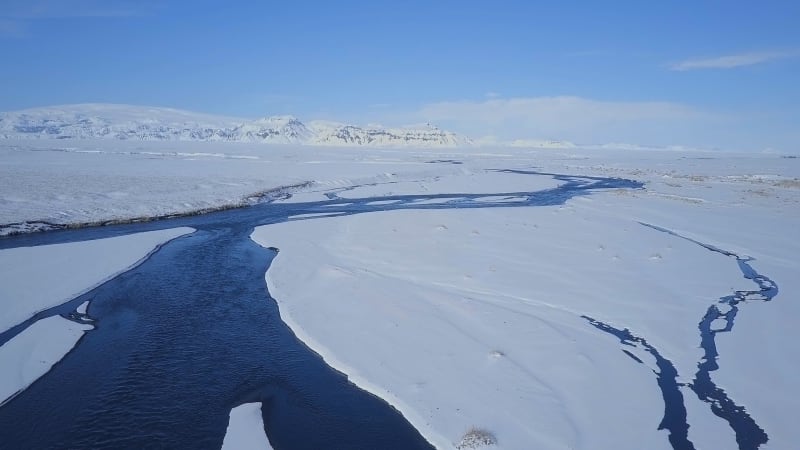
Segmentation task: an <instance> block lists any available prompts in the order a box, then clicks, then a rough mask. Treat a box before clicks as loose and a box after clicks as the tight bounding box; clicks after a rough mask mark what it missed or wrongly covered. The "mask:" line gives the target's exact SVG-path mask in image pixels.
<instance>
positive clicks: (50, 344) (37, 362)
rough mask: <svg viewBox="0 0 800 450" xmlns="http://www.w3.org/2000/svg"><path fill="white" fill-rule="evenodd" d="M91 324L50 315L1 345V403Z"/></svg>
mask: <svg viewBox="0 0 800 450" xmlns="http://www.w3.org/2000/svg"><path fill="white" fill-rule="evenodd" d="M92 328H93V326H92V325H88V324H79V323H75V322H72V321H69V320H67V319H64V318H62V317H60V316H52V317H48V318H45V319H42V320H39V321H37V322H35V323H34V324H33V325H31V326H29V327H28V328H26V329H25V330H24V331H23V332H22V333H20V334H18V335H17V336H16V337H14V339H11V340H10V341H8V342H6V343H5V344H4V345H2V346H0V367H2V368H3V370H0V404H3V403H4V402H6V401H8V400H9V399H11V398H13V397H14V396H15V395H16V394H17V393H19V392H21V391H23V390H24V389H25V388H27V387H28V386H30V384H31V383H33V382H34V381H36V380H37V379H38V378H39V377H41V376H42V375H44V374H45V373H47V372H48V371H49V370H50V368H51V367H53V364H55V363H57V362H58V361H60V360H61V358H63V357H64V355H66V354H67V353H68V352H69V351H70V350H72V347H74V346H75V344H76V343H77V342H78V340H79V339H80V338H81V337H82V336H83V333H84V332H86V331H88V330H91V329H92Z"/></svg>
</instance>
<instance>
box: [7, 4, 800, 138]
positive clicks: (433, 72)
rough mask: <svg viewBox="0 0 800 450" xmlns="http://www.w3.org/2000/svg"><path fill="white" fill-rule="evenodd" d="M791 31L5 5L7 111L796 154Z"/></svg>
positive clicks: (482, 14) (693, 24)
mask: <svg viewBox="0 0 800 450" xmlns="http://www.w3.org/2000/svg"><path fill="white" fill-rule="evenodd" d="M798 24H800V2H798V1H794V0H786V1H772V0H764V1H759V2H752V1H743V0H733V1H731V0H728V1H714V0H707V1H696V0H695V1H682V0H675V1H669V2H649V1H641V0H637V1H627V0H618V1H614V2H597V1H562V2H552V1H548V2H539V1H534V0H528V1H502V0H498V1H495V2H488V1H485V0H484V1H471V0H461V1H450V0H440V1H417V0H405V1H402V2H400V1H397V2H388V1H377V0H372V1H356V0H352V1H350V0H341V1H304V0H296V1H291V2H271V1H266V0H261V1H235V0H231V1H216V0H193V1H168V0H2V1H1V2H0V61H2V62H1V63H0V111H14V110H20V109H25V108H31V107H39V106H48V105H62V104H72V103H122V104H135V105H149V106H165V107H172V108H179V109H187V110H191V111H198V112H205V113H212V114H221V115H228V116H236V117H246V118H256V117H263V116H269V115H277V114H292V115H295V116H297V117H298V118H300V119H302V120H312V119H327V120H338V121H342V122H352V123H357V124H371V123H380V124H384V125H404V124H414V123H423V122H431V123H433V124H435V125H437V126H440V127H442V128H445V129H449V130H453V131H456V132H460V133H463V134H466V135H467V136H470V137H472V138H474V139H483V140H484V141H487V142H491V141H508V140H514V139H556V140H569V141H573V142H578V143H586V144H600V143H608V142H625V143H635V144H647V145H683V146H689V147H703V148H730V149H751V150H764V149H778V150H783V151H792V150H798V147H800V25H798Z"/></svg>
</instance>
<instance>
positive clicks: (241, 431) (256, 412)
mask: <svg viewBox="0 0 800 450" xmlns="http://www.w3.org/2000/svg"><path fill="white" fill-rule="evenodd" d="M271 449H272V447H271V446H270V445H269V440H268V439H267V435H266V433H265V431H264V420H263V418H262V417H261V403H245V404H244V405H239V406H237V407H236V408H233V409H232V410H231V416H230V421H229V422H228V431H227V432H226V433H225V440H224V441H223V443H222V450H271Z"/></svg>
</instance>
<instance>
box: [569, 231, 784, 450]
mask: <svg viewBox="0 0 800 450" xmlns="http://www.w3.org/2000/svg"><path fill="white" fill-rule="evenodd" d="M640 224H641V225H642V226H645V227H648V228H651V229H653V230H655V231H658V232H661V233H666V234H669V235H671V236H675V237H677V238H680V239H683V240H686V241H689V242H691V243H693V244H697V245H699V246H701V247H703V248H705V249H706V250H709V251H712V252H715V253H719V254H721V255H724V256H727V257H730V258H734V259H735V260H736V264H737V266H738V268H739V270H740V271H741V272H742V276H743V277H744V278H745V279H748V280H750V281H752V282H753V283H755V284H756V286H757V289H755V290H742V291H734V293H733V294H731V295H726V296H723V297H721V298H720V299H719V300H718V301H717V302H716V303H713V304H711V306H709V307H708V309H707V311H706V314H705V315H704V316H703V317H702V318H701V319H700V322H699V323H698V329H699V332H700V347H701V348H702V349H703V357H702V359H701V360H700V361H699V362H698V363H697V372H696V373H695V375H694V379H693V380H692V382H691V383H687V384H681V383H677V381H676V380H677V377H678V372H677V371H676V370H675V367H674V365H673V364H672V362H670V361H669V360H667V359H665V358H663V357H662V356H661V355H660V354H659V353H658V350H656V349H655V348H654V347H653V346H651V345H650V344H648V343H647V341H646V340H644V339H643V338H640V337H638V336H634V335H633V334H632V333H631V332H630V330H628V329H619V328H615V327H613V326H611V325H608V324H605V323H603V322H600V321H598V320H595V319H593V318H591V317H587V316H584V319H586V320H588V321H589V323H590V324H591V325H592V326H594V327H595V328H597V329H599V330H601V331H603V332H606V333H609V334H612V335H614V336H616V337H617V338H619V339H620V342H621V343H622V344H624V345H627V346H639V347H641V348H643V349H645V350H646V351H647V352H648V353H650V354H651V355H653V357H654V358H655V359H656V364H657V366H658V368H659V372H655V371H654V372H655V373H656V377H657V380H658V385H659V388H660V389H661V393H662V396H663V398H664V418H663V420H662V422H661V425H660V427H659V429H667V430H669V432H670V435H669V441H670V444H671V445H672V447H673V448H674V449H675V450H687V449H694V448H695V447H694V444H693V443H692V442H691V441H690V440H689V439H688V429H689V424H688V422H687V421H686V407H685V405H684V399H683V395H682V394H681V392H680V388H681V387H688V388H689V389H690V390H691V391H692V392H693V393H694V394H695V395H696V396H697V398H699V399H700V400H702V401H703V402H705V403H708V405H709V407H710V408H711V412H713V413H714V415H716V416H717V417H719V418H721V419H723V420H725V421H726V422H727V423H728V425H729V426H730V428H731V429H732V430H733V432H734V434H735V435H736V443H737V445H738V447H739V449H740V450H755V449H758V448H759V447H761V446H762V445H763V444H766V443H767V441H768V440H769V436H768V435H767V433H766V431H764V429H763V428H761V426H759V425H758V423H756V421H755V419H753V417H751V416H750V414H748V412H747V409H746V408H745V407H744V406H742V405H739V404H737V403H736V402H735V401H734V400H733V399H731V397H730V396H729V395H728V393H726V392H725V391H724V390H723V389H722V388H720V387H719V386H717V385H716V383H714V381H713V379H712V378H711V373H712V372H714V371H716V370H718V369H719V362H718V360H719V352H718V351H717V343H716V337H717V333H729V332H731V331H732V330H733V325H734V320H735V318H736V315H737V314H738V313H739V304H741V303H744V302H753V301H760V302H768V301H771V300H772V299H773V298H775V296H776V295H778V285H777V284H776V283H775V282H774V281H772V280H771V279H770V278H768V277H767V276H765V275H761V274H759V273H758V272H757V271H756V270H755V269H754V268H753V267H752V266H751V265H750V262H751V261H752V260H753V259H752V258H749V257H742V256H739V255H737V254H736V253H734V252H731V251H727V250H723V249H720V248H718V247H715V246H713V245H710V244H706V243H703V242H700V241H697V240H695V239H691V238H689V237H686V236H683V235H681V234H678V233H676V232H674V231H671V230H668V229H666V228H663V227H659V226H657V225H653V224H649V223H643V222H640ZM719 321H722V322H724V325H723V326H720V325H719V324H718V323H719ZM715 322H717V324H715ZM623 352H625V354H627V355H628V356H630V357H631V358H633V359H634V360H635V361H637V362H639V363H642V362H643V361H642V360H641V359H639V358H637V357H636V356H634V355H633V354H631V353H630V352H628V351H627V350H624V349H623Z"/></svg>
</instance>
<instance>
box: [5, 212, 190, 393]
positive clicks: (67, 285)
mask: <svg viewBox="0 0 800 450" xmlns="http://www.w3.org/2000/svg"><path fill="white" fill-rule="evenodd" d="M192 231H194V230H193V229H191V228H187V227H183V228H174V229H169V230H159V231H150V232H145V233H137V234H132V235H128V236H119V237H113V238H108V239H97V240H93V241H85V242H73V243H65V244H53V245H42V246H37V247H18V248H10V249H3V250H0V332H4V331H6V330H7V329H9V328H11V327H13V326H14V325H17V324H18V323H21V322H23V321H25V320H27V319H30V318H31V317H33V316H34V314H36V313H38V312H40V311H43V310H45V309H47V308H51V307H53V306H57V305H60V304H62V303H65V302H67V301H69V300H71V299H73V298H76V297H78V296H79V295H80V294H82V293H84V292H88V291H89V290H91V289H92V288H94V287H95V286H98V285H100V284H102V283H103V282H105V281H106V280H109V279H111V278H113V277H115V276H116V275H118V274H120V273H122V272H124V271H126V270H128V269H130V268H131V267H134V266H135V265H137V264H138V263H139V262H141V261H143V260H144V259H145V258H146V257H147V255H148V254H149V253H150V252H152V251H153V250H154V249H155V248H157V247H158V246H159V245H161V244H163V243H164V242H167V241H169V240H171V239H174V238H176V237H178V236H181V235H184V234H187V233H190V232H192ZM88 306H89V305H88V304H85V303H84V304H83V305H81V306H79V307H78V308H77V310H76V312H77V313H78V314H80V315H81V316H85V315H86V310H87V308H88ZM92 328H93V326H92V325H91V324H90V323H83V322H75V321H70V320H67V319H65V318H63V317H60V316H51V317H47V318H43V319H40V320H37V321H35V322H34V323H32V324H31V325H29V326H28V327H27V328H25V329H24V330H23V331H22V332H21V333H19V334H18V335H16V336H14V337H13V338H12V339H10V340H9V341H8V342H6V343H4V344H2V345H0V367H3V371H2V372H0V404H1V403H3V402H5V401H7V400H8V399H9V398H11V397H13V396H14V395H16V394H17V393H18V392H19V391H21V390H23V389H25V388H26V387H27V386H29V385H30V384H31V383H32V382H34V381H35V380H36V379H38V378H39V377H41V376H42V375H44V374H45V373H46V372H47V371H48V370H50V368H51V367H52V366H53V364H55V363H56V362H58V361H59V360H61V358H63V357H64V355H66V354H67V353H68V352H69V351H70V350H71V349H72V348H73V347H74V346H75V344H76V343H77V342H78V340H79V339H80V338H81V337H82V336H83V333H84V332H86V331H88V330H91V329H92Z"/></svg>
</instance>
